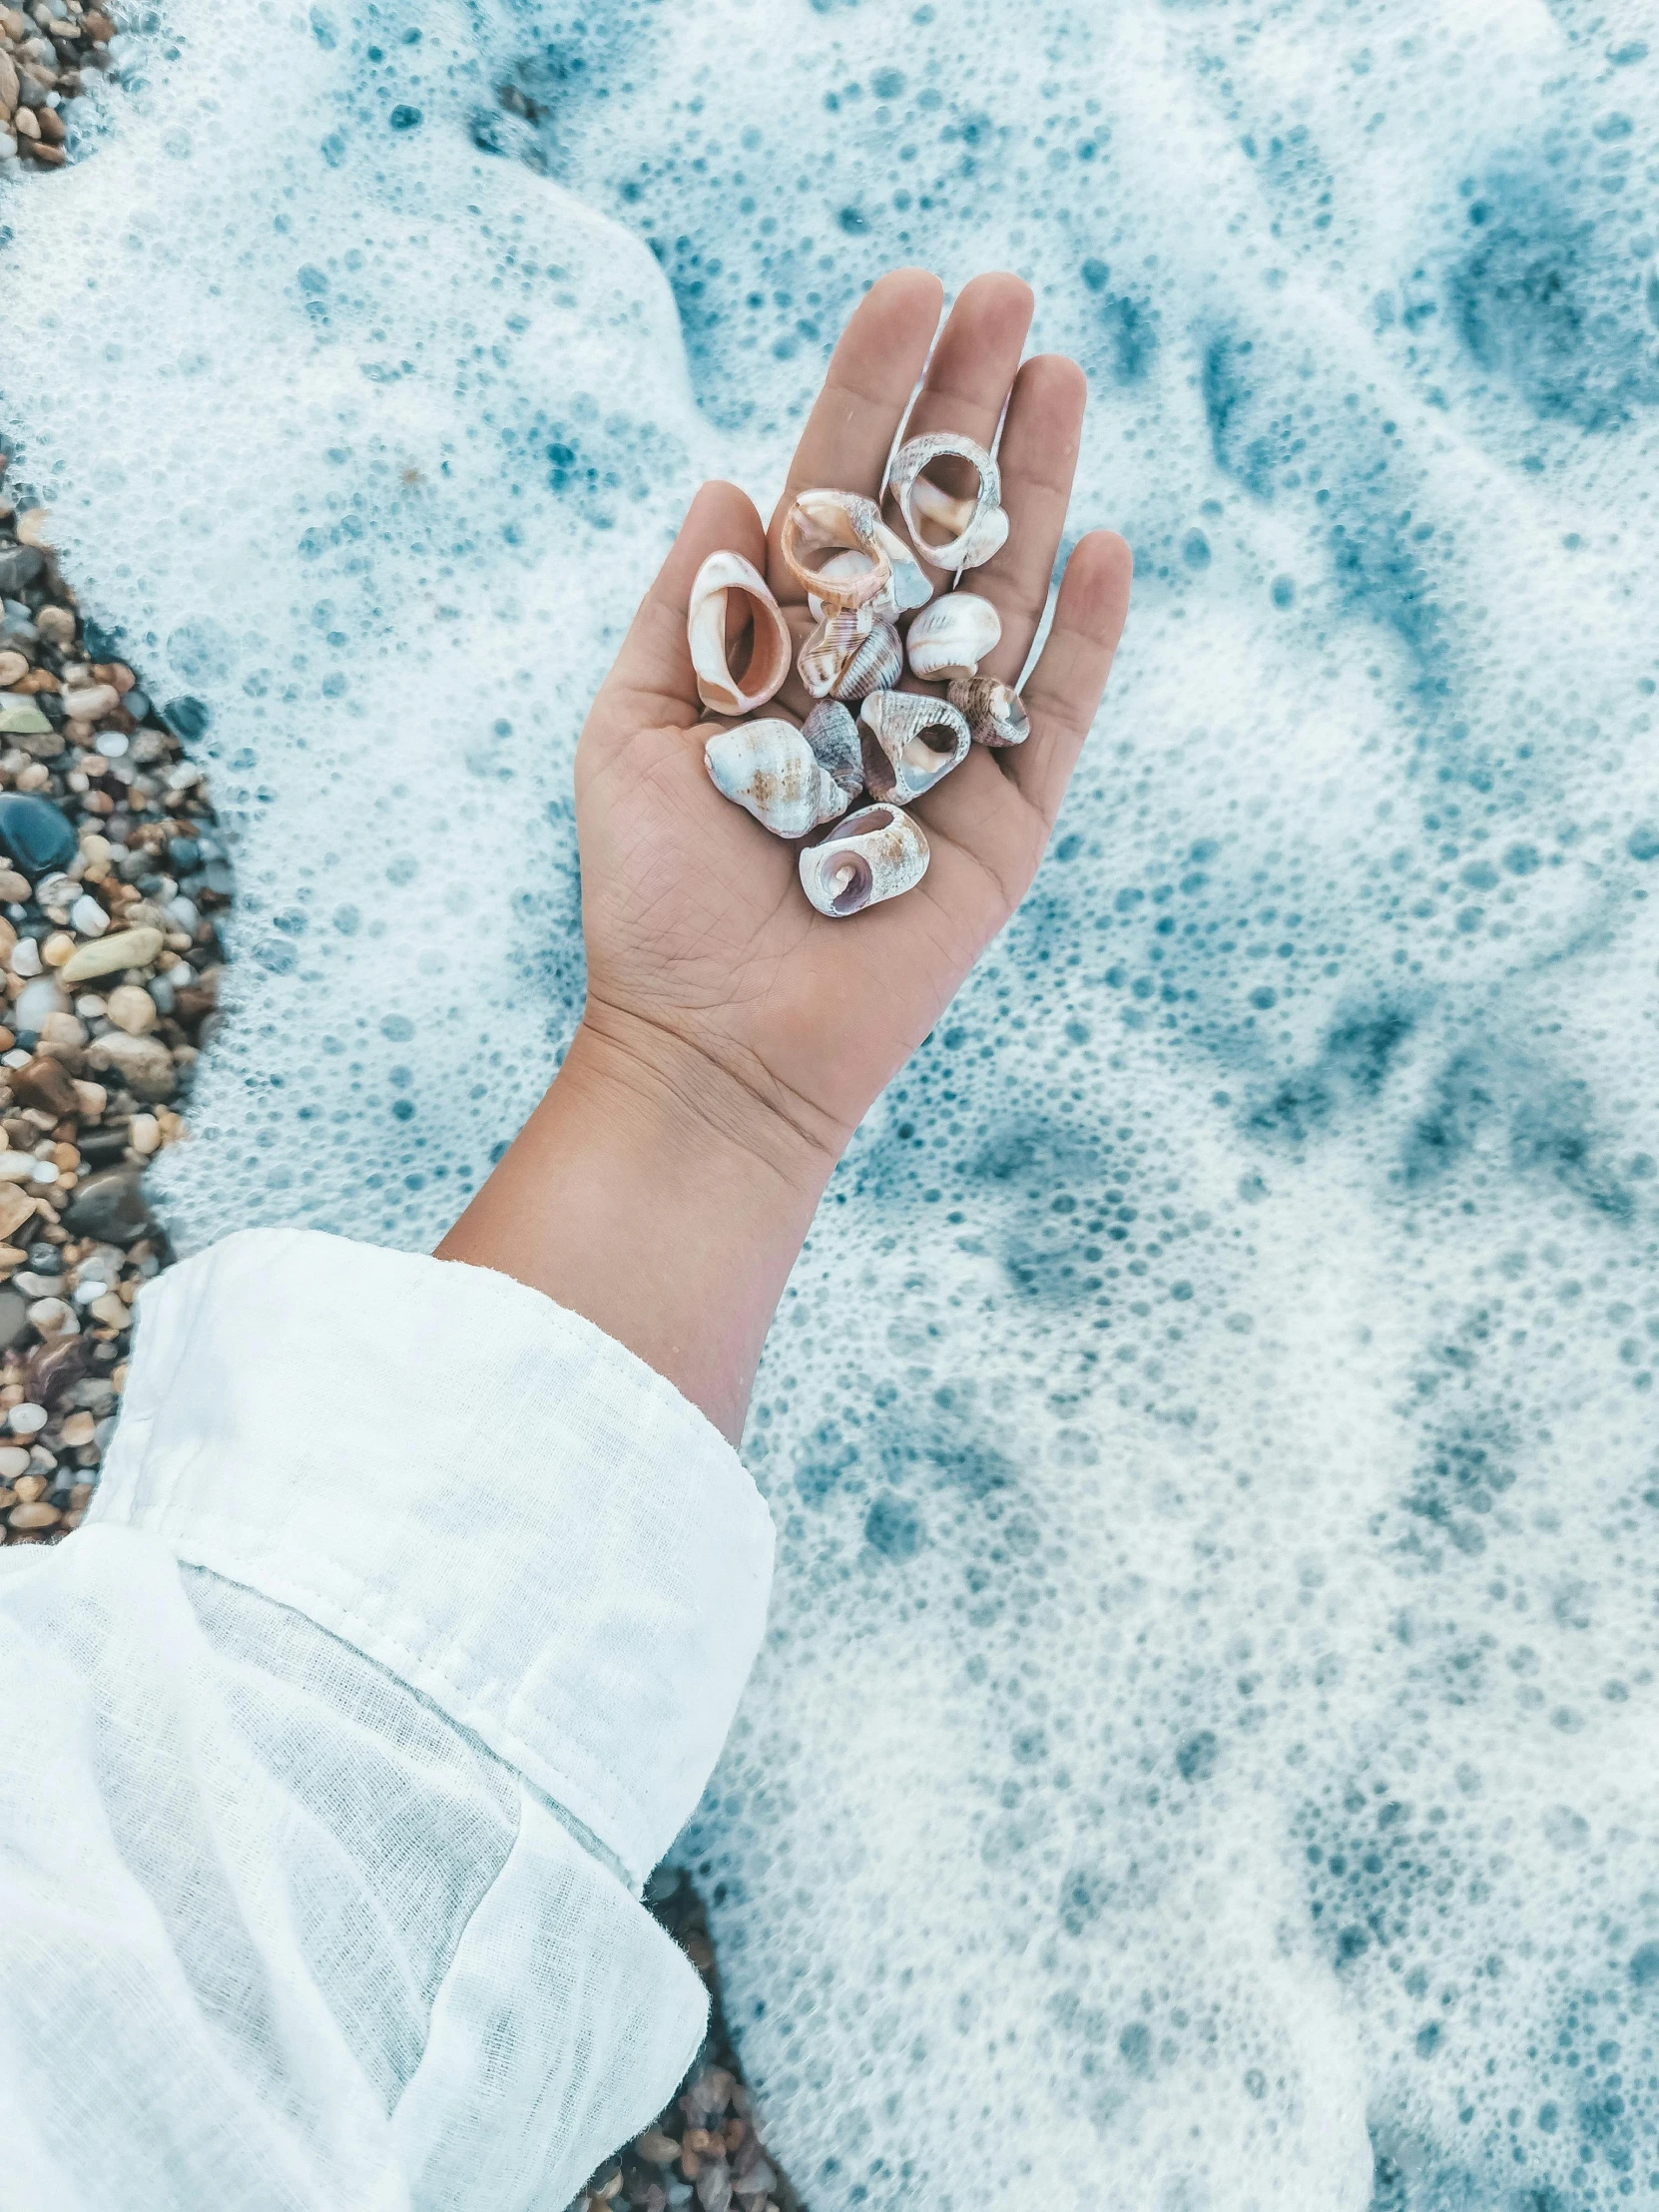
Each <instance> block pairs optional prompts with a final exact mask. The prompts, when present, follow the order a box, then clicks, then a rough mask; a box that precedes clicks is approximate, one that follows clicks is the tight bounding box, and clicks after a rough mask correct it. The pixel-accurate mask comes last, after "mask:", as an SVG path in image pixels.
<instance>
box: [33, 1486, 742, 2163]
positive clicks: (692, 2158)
mask: <svg viewBox="0 0 1659 2212" xmlns="http://www.w3.org/2000/svg"><path fill="white" fill-rule="evenodd" d="M24 1510H25V1508H24V1507H23V1506H21V1505H20V1506H19V1507H18V1511H19V1512H23V1511H24ZM697 2167H698V2158H697V2153H696V2151H694V2150H683V2151H682V2152H681V2153H680V2171H681V2172H682V2173H683V2174H684V2175H685V2177H686V2179H687V2180H688V2181H695V2180H696V2179H697Z"/></svg>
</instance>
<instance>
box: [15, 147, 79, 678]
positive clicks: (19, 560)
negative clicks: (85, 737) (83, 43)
mask: <svg viewBox="0 0 1659 2212" xmlns="http://www.w3.org/2000/svg"><path fill="white" fill-rule="evenodd" d="M18 113H19V115H20V116H21V115H27V114H28V113H29V110H28V109H26V108H24V109H19V111H18ZM18 535H19V536H21V535H22V532H21V531H19V533H18ZM45 566H46V558H45V556H44V554H43V553H42V552H41V551H40V548H39V547H38V546H34V545H8V546H5V547H4V548H0V594H4V596H5V597H6V598H7V599H15V598H16V597H17V595H18V593H19V592H20V591H22V590H23V589H24V587H25V586H26V585H28V584H32V583H33V582H34V580H35V578H36V577H37V576H38V575H39V574H40V572H41V570H42V569H43V568H44V567H45ZM37 620H38V618H37ZM42 627H44V625H42ZM69 634H70V636H71V637H73V636H74V635H75V625H74V618H73V616H72V617H71V618H70V630H69Z"/></svg>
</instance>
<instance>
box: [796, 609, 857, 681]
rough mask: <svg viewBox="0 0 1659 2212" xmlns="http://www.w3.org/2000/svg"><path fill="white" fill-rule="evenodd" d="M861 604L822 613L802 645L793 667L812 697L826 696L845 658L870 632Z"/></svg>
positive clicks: (848, 658) (848, 657)
mask: <svg viewBox="0 0 1659 2212" xmlns="http://www.w3.org/2000/svg"><path fill="white" fill-rule="evenodd" d="M863 613H864V610H863V609H862V608H861V607H860V608H857V609H855V610H854V611H852V612H851V613H848V612H847V611H846V610H844V609H836V610H834V611H832V612H830V614H827V615H826V616H825V617H824V620H823V621H822V622H821V623H820V624H819V626H818V628H817V629H816V630H814V631H813V632H812V633H811V634H810V635H809V637H808V639H807V642H806V643H805V644H804V645H803V646H802V648H801V653H800V657H799V659H798V660H797V661H796V664H795V665H796V668H797V670H798V671H799V672H800V676H801V681H802V682H803V683H804V684H805V685H806V687H807V689H808V690H809V691H810V692H811V693H812V695H813V697H814V698H815V699H828V698H829V696H830V692H831V690H832V689H833V688H834V684H835V680H836V678H837V677H838V676H839V675H840V673H841V670H842V669H843V668H845V666H846V664H847V662H848V661H849V660H850V659H851V658H852V656H853V654H854V653H856V652H857V650H858V648H859V646H860V645H862V643H863V641H864V640H865V638H867V637H868V636H869V635H870V630H869V625H868V624H867V623H865V622H864V621H863V619H862V617H863Z"/></svg>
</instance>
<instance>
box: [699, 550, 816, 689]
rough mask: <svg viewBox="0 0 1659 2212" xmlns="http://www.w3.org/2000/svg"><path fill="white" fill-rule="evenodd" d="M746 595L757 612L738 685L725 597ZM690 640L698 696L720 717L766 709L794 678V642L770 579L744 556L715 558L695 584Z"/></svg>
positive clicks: (709, 562)
mask: <svg viewBox="0 0 1659 2212" xmlns="http://www.w3.org/2000/svg"><path fill="white" fill-rule="evenodd" d="M734 591H736V592H742V593H743V594H744V596H745V597H746V598H747V599H748V600H749V602H750V605H751V606H752V608H753V609H754V620H755V642H754V645H753V647H752V649H751V651H750V655H749V666H748V668H747V669H746V670H745V671H744V674H743V678H742V680H741V681H740V680H739V679H738V678H737V677H735V676H734V675H733V674H732V670H731V666H730V663H729V662H728V659H727V644H726V624H727V594H728V593H729V592H734ZM686 640H687V643H688V644H689V645H690V647H691V657H692V667H693V668H694V669H695V670H696V671H697V692H698V697H699V698H700V699H701V700H702V702H703V704H704V706H705V707H712V708H713V709H714V711H715V713H716V714H721V715H746V714H749V713H751V712H752V711H753V710H754V709H755V708H756V707H764V706H765V705H766V703H767V701H768V700H769V699H770V698H771V697H772V695H773V693H774V692H775V691H777V690H778V689H779V687H780V686H781V685H782V684H783V682H784V679H785V678H786V677H787V676H788V675H789V673H790V660H791V657H792V655H793V654H794V651H795V640H794V639H793V638H792V637H791V636H790V626H789V624H788V623H787V622H786V621H785V620H784V617H783V613H782V611H781V610H780V608H779V605H778V602H777V600H776V599H774V598H773V596H772V594H771V592H770V591H768V589H767V585H766V578H765V577H764V576H763V575H762V574H761V572H760V570H759V569H758V568H756V567H755V566H754V565H753V563H752V562H749V561H746V560H745V559H744V557H743V555H742V554H741V553H711V554H710V555H709V558H708V559H707V560H706V561H705V562H704V563H703V566H702V567H701V568H700V569H699V570H698V572H697V577H696V580H695V581H694V583H693V584H692V591H691V605H690V608H689V609H688V611H687V615H686Z"/></svg>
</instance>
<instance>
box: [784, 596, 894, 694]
mask: <svg viewBox="0 0 1659 2212" xmlns="http://www.w3.org/2000/svg"><path fill="white" fill-rule="evenodd" d="M862 611H863V610H862V609H859V610H858V613H862ZM857 623H858V615H857V614H850V615H848V614H838V615H837V614H830V615H826V616H825V618H824V620H823V621H822V622H821V623H820V624H819V626H818V628H817V629H816V630H815V631H814V632H813V634H812V636H811V637H810V638H809V639H808V640H807V642H806V644H805V645H804V646H803V647H802V648H801V658H800V660H799V661H798V662H797V663H796V666H797V667H798V668H799V669H800V671H801V681H802V682H803V683H804V684H805V685H806V687H807V689H808V690H809V691H810V692H811V693H812V695H813V697H814V698H815V699H826V698H829V699H848V700H858V699H862V698H863V696H864V694H865V693H866V692H872V691H886V690H887V689H889V688H890V687H891V686H892V685H894V684H896V683H897V682H898V679H899V678H900V677H901V676H902V675H903V673H904V649H903V647H902V646H901V645H900V644H899V642H898V632H897V631H896V630H895V629H894V628H893V626H892V624H891V623H890V622H880V623H877V624H876V625H875V627H874V628H873V629H872V630H867V631H862V632H860V631H859V629H858V627H857Z"/></svg>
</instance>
